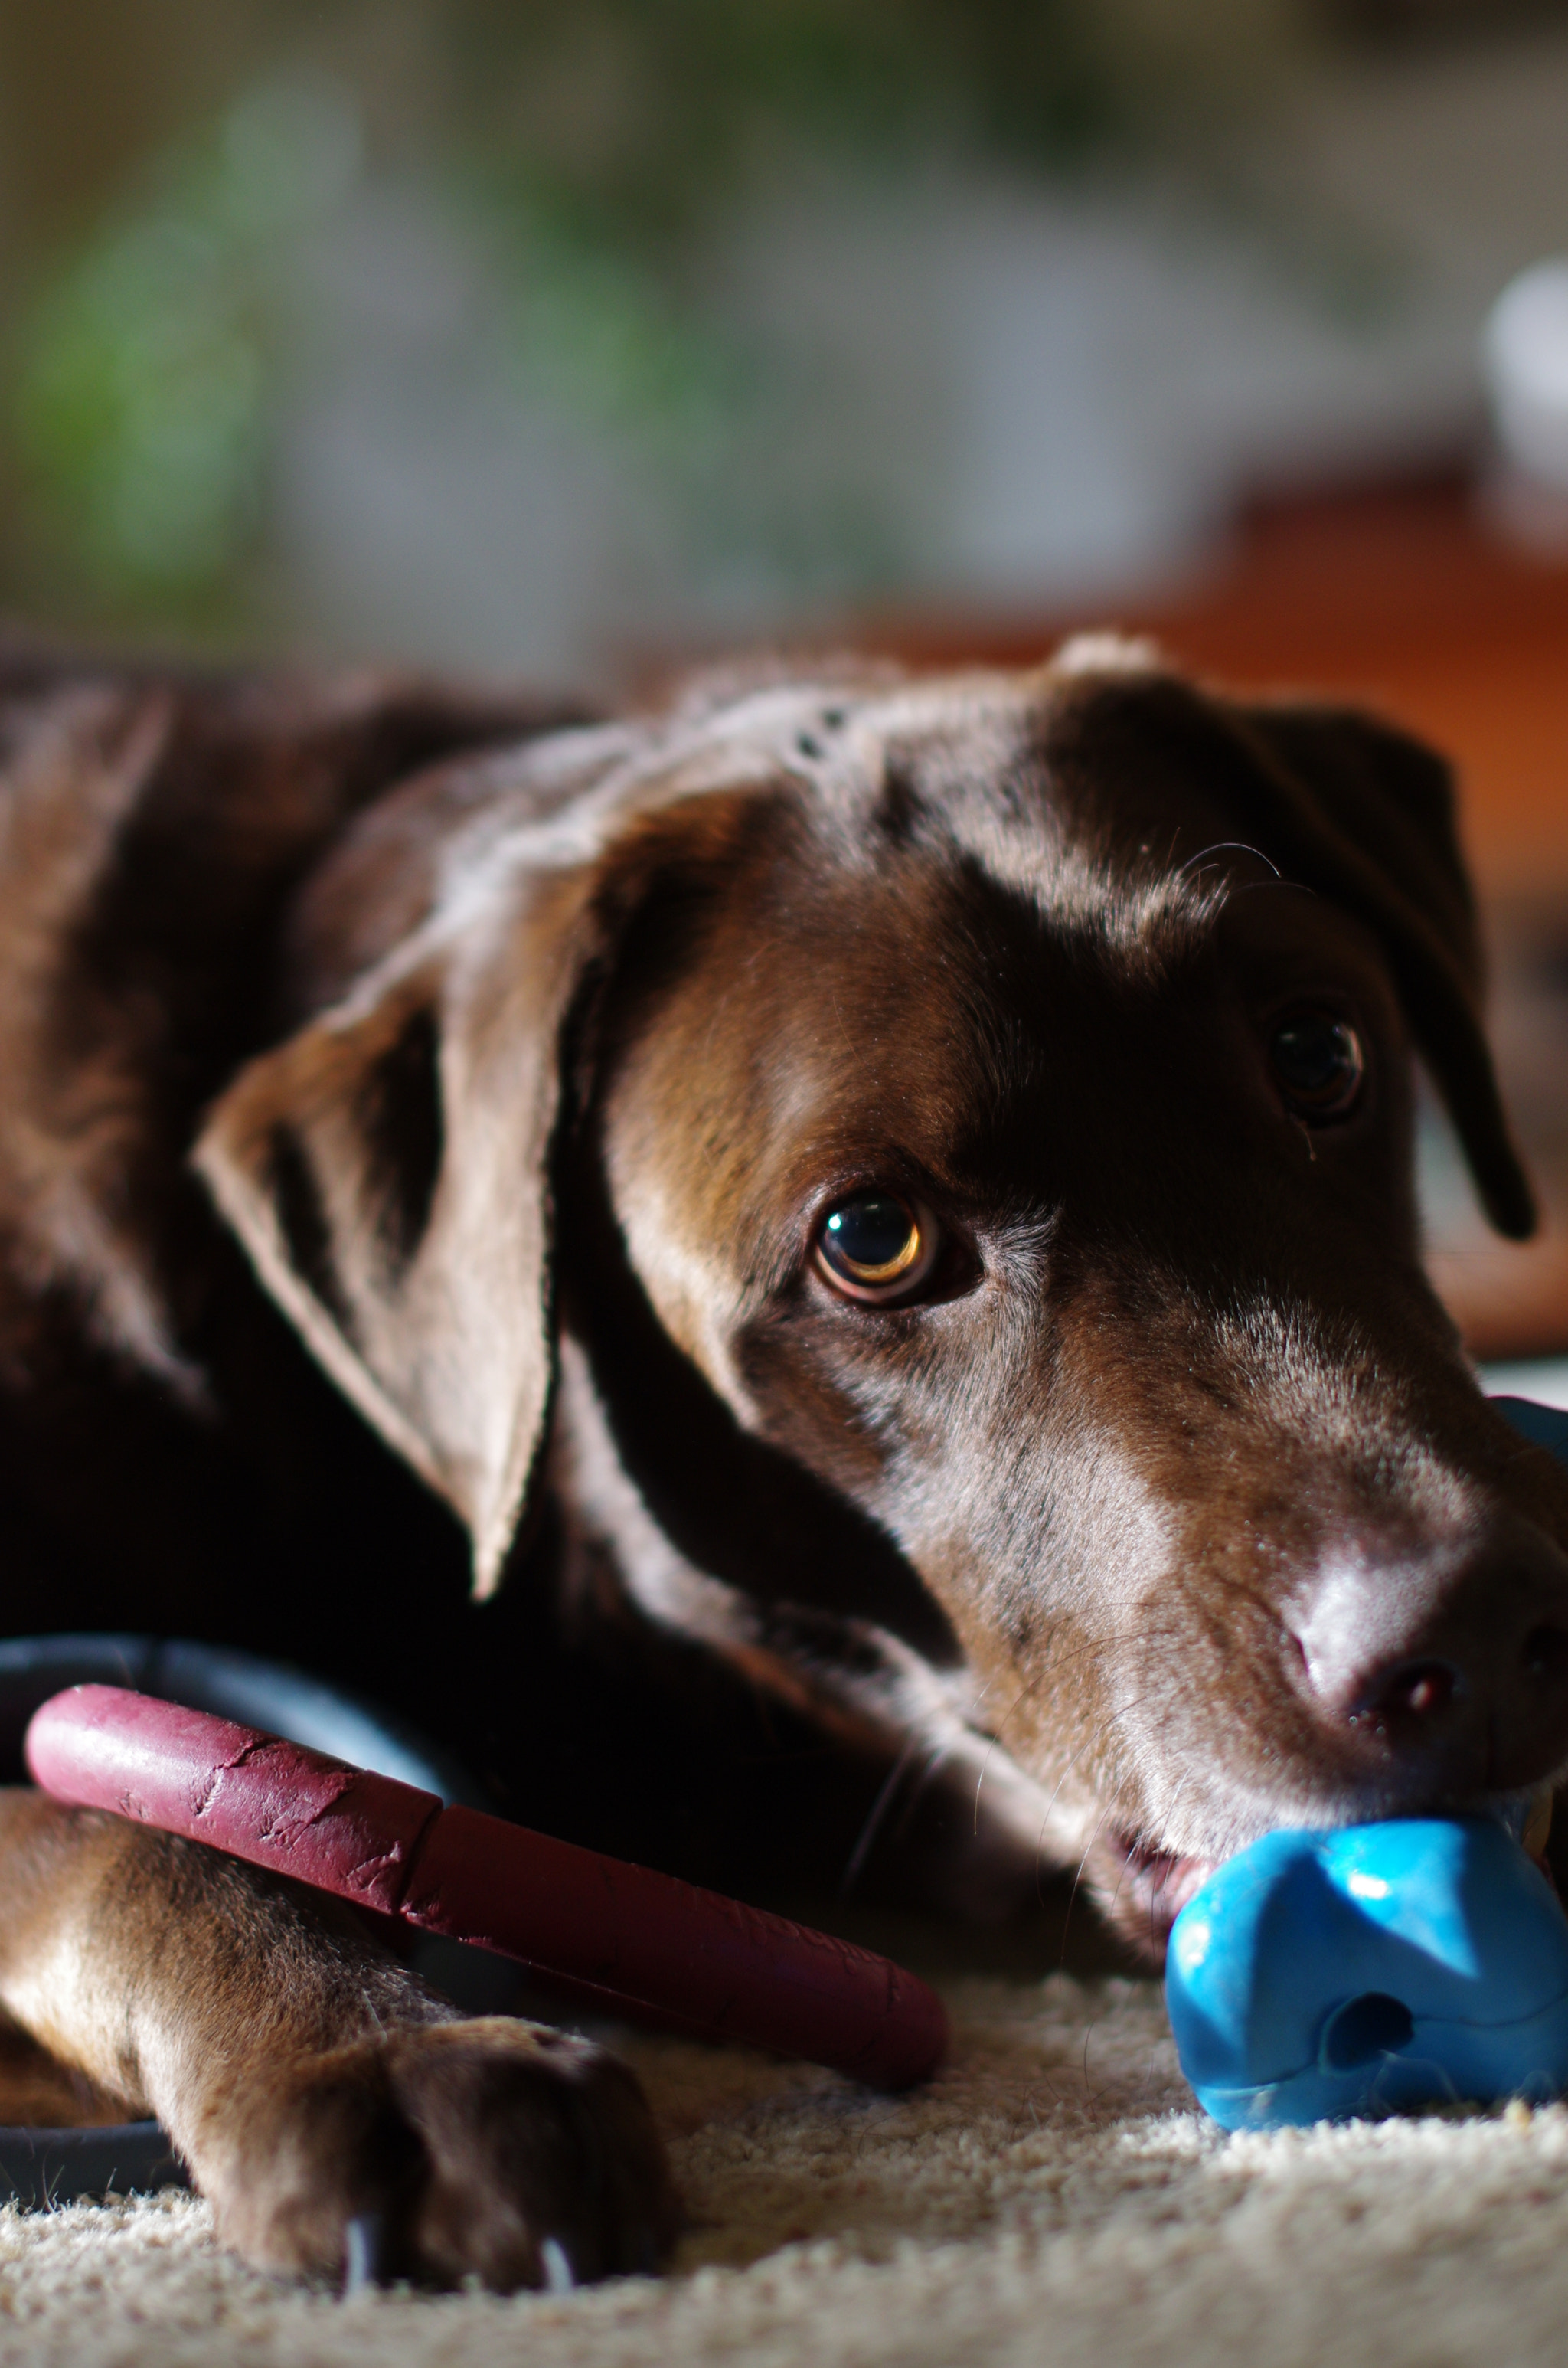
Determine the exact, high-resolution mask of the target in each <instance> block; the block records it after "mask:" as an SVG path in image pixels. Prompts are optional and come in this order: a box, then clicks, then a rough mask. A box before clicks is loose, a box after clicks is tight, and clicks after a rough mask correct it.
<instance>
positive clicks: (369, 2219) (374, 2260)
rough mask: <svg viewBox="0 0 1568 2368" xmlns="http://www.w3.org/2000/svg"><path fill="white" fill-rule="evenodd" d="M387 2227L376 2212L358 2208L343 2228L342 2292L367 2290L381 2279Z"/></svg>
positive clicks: (363, 2291) (349, 2292)
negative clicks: (354, 2216)
mask: <svg viewBox="0 0 1568 2368" xmlns="http://www.w3.org/2000/svg"><path fill="white" fill-rule="evenodd" d="M385 2243H386V2227H385V2225H384V2223H383V2222H382V2219H381V2214H380V2213H379V2212H361V2213H360V2214H358V2216H357V2217H356V2218H355V2219H353V2220H350V2222H349V2223H348V2226H347V2228H346V2229H345V2230H344V2232H343V2292H344V2295H345V2298H347V2296H348V2295H349V2294H367V2293H369V2290H370V2288H371V2287H372V2286H379V2285H381V2283H382V2267H383V2264H382V2254H383V2251H384V2249H385Z"/></svg>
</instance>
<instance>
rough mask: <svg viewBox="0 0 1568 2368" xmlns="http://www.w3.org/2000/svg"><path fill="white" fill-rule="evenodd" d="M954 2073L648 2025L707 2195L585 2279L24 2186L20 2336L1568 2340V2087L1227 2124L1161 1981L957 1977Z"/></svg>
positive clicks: (760, 2355) (647, 2347)
mask: <svg viewBox="0 0 1568 2368" xmlns="http://www.w3.org/2000/svg"><path fill="white" fill-rule="evenodd" d="M949 2000H950V2003H951V2005H952V2007H953V2009H954V2011H955V2015H956V2020H957V2026H958V2041H957V2045H956V2048H955V2052H954V2056H953V2060H952V2063H951V2065H950V2066H949V2070H948V2071H947V2073H946V2074H945V2075H944V2076H943V2078H941V2079H940V2080H939V2081H938V2082H937V2084H935V2086H933V2087H932V2088H931V2089H927V2090H926V2091H924V2092H922V2093H921V2094H919V2095H916V2096H914V2097H910V2098H905V2099H901V2100H888V2099H885V2098H876V2097H871V2096H869V2095H867V2094H866V2093H865V2092H864V2091H858V2090H854V2089H850V2088H848V2087H847V2086H846V2084H845V2083H843V2082H841V2081H838V2080H836V2079H835V2078H832V2077H831V2076H829V2075H827V2074H820V2073H814V2072H809V2071H801V2069H799V2068H797V2067H794V2066H779V2065H775V2064H771V2063H767V2062H764V2061H762V2060H760V2059H758V2058H755V2057H751V2056H747V2055H742V2054H740V2053H738V2052H736V2053H719V2052H711V2053H710V2052H707V2051H704V2050H702V2049H699V2048H696V2047H690V2046H687V2045H684V2044H673V2043H658V2042H650V2041H638V2042H634V2043H632V2044H631V2053H632V2054H634V2055H635V2056H636V2059H637V2061H638V2063H639V2065H640V2066H641V2068H642V2072H643V2075H644V2078H646V2080H647V2082H648V2085H649V2088H650V2089H651V2091H652V2093H653V2098H654V2100H655V2103H656V2105H657V2108H658V2110H659V2112H661V2114H662V2116H663V2118H664V2122H665V2127H666V2129H667V2130H668V2132H669V2135H670V2138H671V2143H672V2146H673V2149H674V2152H675V2156H676V2163H677V2167H678V2169H679V2172H680V2176H681V2179H682V2181H683V2184H684V2188H685V2192H686V2195H687V2203H688V2205H689V2207H690V2210H691V2212H692V2214H693V2218H694V2221H695V2223H696V2225H695V2226H694V2228H693V2230H692V2233H691V2234H690V2236H689V2237H687V2240H686V2243H685V2245H684V2247H683V2248H682V2252H681V2255H680V2258H679V2260H677V2262H676V2266H675V2269H674V2271H673V2272H672V2273H671V2274H670V2275H669V2276H667V2277H666V2278H664V2279H660V2280H650V2279H634V2280H628V2281H625V2282H622V2283H618V2284H616V2285H613V2286H608V2287H601V2288H599V2289H597V2291H590V2292H585V2293H582V2294H574V2295H571V2296H567V2297H565V2298H562V2299H560V2300H556V2299H551V2298H547V2297H537V2298H536V2297H533V2296H524V2297H519V2298H517V2299H515V2300H512V2301H508V2302H501V2301H496V2300H494V2299H493V2298H491V2297H489V2296H486V2295H482V2294H461V2295H451V2296H447V2297H444V2298H428V2297H424V2296H416V2295H412V2294H384V2295H369V2296H367V2297H365V2298H363V2299H359V2300H356V2301H354V2302H352V2303H339V2302H336V2301H335V2300H332V2299H331V2298H329V2297H327V2296H325V2295H320V2294H307V2293H302V2292H301V2291H299V2290H298V2289H292V2288H289V2287H283V2286H278V2285H274V2284H272V2283H269V2282H268V2281H267V2280H265V2279H263V2278H259V2277H256V2276H254V2275H252V2274H251V2273H249V2272H248V2271H244V2270H242V2269H240V2268H239V2267H237V2266H236V2265H235V2264H234V2263H233V2261H231V2260H228V2259H226V2258H225V2257H224V2256H222V2254H220V2253H219V2252H218V2251H217V2250H216V2248H214V2246H213V2244H212V2242H211V2239H210V2236H209V2234H208V2230H207V2225H206V2217H205V2214H204V2211H203V2209H202V2207H201V2205H200V2204H199V2203H194V2202H192V2201H191V2200H190V2199H189V2198H188V2197H185V2196H177V2195H175V2194H172V2193H171V2194H168V2195H165V2196H162V2197H159V2198H156V2199H152V2200H148V2201H139V2202H135V2203H123V2204H108V2205H103V2206H87V2205H75V2206H73V2207H71V2208H69V2209H66V2210H62V2211H59V2212H56V2213H52V2214H36V2215H32V2216H22V2215H19V2214H16V2213H15V2212H10V2211H7V2212H6V2213H4V2214H0V2363H9V2362H13V2361H16V2362H23V2361H25V2362H53V2361H59V2362H62V2363H65V2362H71V2363H77V2362H84V2363H98V2362H103V2363H111V2362H112V2363H126V2368H130V2363H131V2362H134V2363H137V2368H143V2363H145V2368H153V2363H158V2368H184V2363H187V2362H218V2361H223V2362H227V2361H234V2362H246V2363H250V2362H254V2363H256V2368H262V2363H271V2362H278V2363H279V2368H317V2363H320V2368H328V2364H329V2363H331V2368H336V2363H339V2362H341V2363H344V2368H349V2363H353V2368H360V2363H364V2368H369V2363H371V2362H374V2363H376V2368H426V2363H428V2368H436V2363H437V2362H439V2363H440V2368H482V2364H483V2368H504V2363H510V2362H517V2363H519V2368H522V2363H525V2362H526V2363H527V2368H653V2363H659V2368H675V2363H681V2368H684V2363H686V2362H710V2361H714V2362H716V2361H726V2362H727V2361H736V2362H745V2363H747V2368H786V2363H788V2368H797V2363H798V2368H870V2363H873V2362H875V2363H881V2362H899V2363H904V2362H908V2363H924V2362H932V2363H936V2362H987V2363H990V2362H996V2363H1006V2368H1015V2363H1017V2368H1024V2363H1026V2362H1027V2363H1031V2364H1032V2363H1035V2362H1041V2363H1045V2362H1049V2363H1051V2368H1079V2363H1083V2368H1122V2363H1128V2368H1136V2363H1142V2362H1148V2363H1150V2368H1154V2363H1156V2362H1157V2363H1159V2368H1173V2363H1176V2364H1177V2368H1186V2363H1187V2362H1193V2363H1205V2368H1207V2363H1210V2362H1213V2363H1221V2364H1222V2363H1230V2362H1235V2363H1238V2368H1240V2363H1242V2362H1245V2363H1247V2364H1248V2368H1296V2363H1298V2362H1300V2363H1302V2368H1305V2363H1307V2362H1312V2368H1322V2363H1337V2362H1367V2363H1369V2368H1401V2363H1404V2362H1412V2363H1414V2362H1420V2363H1422V2364H1423V2368H1431V2363H1439V2368H1440V2364H1441V2363H1449V2362H1464V2363H1466V2368H1471V2363H1475V2368H1516V2363H1518V2368H1528V2363H1533V2362H1538V2361H1539V2362H1542V2363H1545V2362H1552V2363H1554V2368H1555V2363H1559V2362H1562V2359H1563V2357H1564V2354H1565V2352H1568V2109H1564V2108H1562V2107H1553V2108H1552V2109H1551V2111H1549V2112H1540V2113H1536V2114H1534V2115H1531V2114H1530V2113H1528V2112H1527V2111H1525V2109H1523V2108H1522V2107H1517V2106H1515V2107H1511V2108H1509V2109H1508V2110H1507V2111H1506V2112H1502V2113H1494V2114H1479V2113H1478V2114H1474V2115H1470V2116H1464V2117H1448V2118H1438V2117H1432V2118H1428V2119H1424V2120H1420V2121H1412V2122H1399V2123H1381V2124H1379V2125H1365V2126H1359V2127H1354V2128H1350V2129H1346V2130H1335V2131H1329V2130H1324V2131H1316V2132H1312V2133H1310V2134H1298V2133H1294V2132H1285V2133H1279V2134H1277V2135H1272V2136H1267V2137H1245V2138H1226V2137H1224V2136H1222V2135H1221V2134H1220V2133H1219V2132H1218V2131H1216V2130H1215V2129H1214V2128H1213V2127H1212V2126H1211V2125H1210V2124H1209V2123H1206V2122H1204V2121H1203V2120H1201V2119H1200V2118H1199V2116H1198V2115H1197V2114H1196V2113H1195V2112H1192V2111H1190V2110H1188V2109H1187V2092H1186V2090H1185V2089H1184V2088H1183V2087H1182V2084H1181V2082H1180V2079H1179V2076H1178V2075H1177V2073H1176V2066H1175V2060H1174V2055H1173V2051H1172V2049H1171V2045H1170V2042H1169V2039H1168V2037H1167V2034H1166V2031H1165V2018H1164V2014H1163V2012H1162V2009H1161V2007H1160V2003H1159V1997H1158V1993H1157V1991H1154V1990H1152V1989H1150V1988H1149V1987H1146V1986H1142V1985H1139V1984H1131V1983H1120V1982H1114V1981H1108V1982H1104V1983H1101V1984H1094V1983H1089V1984H1084V1985H1080V1984H1076V1983H1068V1982H1065V1981H1063V1980H1062V1979H1060V1978H1059V1979H1057V1980H1055V1981H1052V1982H1051V1983H1049V1984H1046V1985H1045V1986H1044V1987H1040V1986H1031V1985H1025V1984H1021V1983H1007V1982H1001V1981H995V1980H978V1979H966V1980H961V1981H959V1982H956V1983H954V1984H952V1985H951V1986H950V1987H949Z"/></svg>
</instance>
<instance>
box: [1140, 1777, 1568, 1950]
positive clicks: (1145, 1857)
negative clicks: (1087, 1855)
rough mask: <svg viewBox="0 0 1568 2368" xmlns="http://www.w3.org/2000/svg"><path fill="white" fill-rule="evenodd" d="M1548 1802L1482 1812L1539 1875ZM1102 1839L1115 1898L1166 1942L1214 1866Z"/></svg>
mask: <svg viewBox="0 0 1568 2368" xmlns="http://www.w3.org/2000/svg"><path fill="white" fill-rule="evenodd" d="M1551 1801H1552V1793H1551V1786H1550V1785H1545V1786H1542V1787H1541V1788H1540V1789H1539V1790H1538V1791H1537V1792H1536V1793H1532V1794H1529V1795H1528V1796H1522V1797H1520V1798H1518V1799H1517V1800H1513V1801H1509V1802H1506V1803H1499V1804H1495V1805H1494V1806H1492V1807H1490V1808H1489V1809H1487V1810H1485V1811H1483V1815H1489V1816H1494V1817H1495V1818H1496V1819H1497V1821H1498V1823H1499V1824H1500V1825H1501V1826H1503V1827H1505V1829H1506V1831H1507V1832H1509V1833H1511V1834H1512V1835H1513V1837H1514V1839H1515V1840H1516V1841H1517V1842H1518V1843H1519V1844H1520V1845H1521V1846H1522V1848H1523V1849H1525V1850H1527V1851H1528V1853H1529V1855H1530V1857H1531V1858H1532V1859H1534V1860H1535V1861H1536V1863H1537V1865H1538V1866H1540V1867H1542V1869H1543V1871H1544V1870H1545V1867H1546V1860H1545V1851H1546V1840H1547V1834H1548V1832H1549V1830H1550V1827H1551ZM1105 1839H1106V1840H1107V1841H1108V1844H1109V1846H1110V1848H1111V1850H1112V1851H1113V1852H1114V1854H1115V1856H1116V1859H1117V1861H1118V1862H1119V1873H1118V1877H1117V1888H1118V1890H1119V1892H1121V1893H1123V1894H1130V1895H1131V1899H1132V1901H1133V1904H1134V1907H1135V1908H1136V1910H1137V1913H1138V1916H1139V1920H1140V1922H1142V1920H1143V1918H1145V1917H1146V1918H1147V1919H1148V1924H1149V1929H1150V1932H1151V1935H1152V1936H1153V1938H1154V1939H1155V1940H1157V1941H1165V1940H1168V1939H1169V1937H1170V1930H1171V1927H1172V1925H1173V1924H1174V1923H1175V1922H1176V1918H1177V1917H1178V1916H1179V1915H1180V1914H1181V1911H1182V1909H1183V1908H1184V1907H1186V1906H1187V1901H1188V1900H1189V1899H1192V1898H1195V1897H1196V1896H1197V1895H1198V1893H1199V1891H1201V1890H1202V1888H1203V1885H1204V1884H1206V1883H1207V1882H1208V1880H1209V1878H1210V1875H1211V1874H1212V1873H1213V1872H1214V1870H1215V1868H1216V1867H1217V1866H1218V1865H1219V1864H1220V1862H1221V1861H1220V1860H1219V1859H1218V1858H1198V1857H1192V1856H1183V1855H1182V1854H1181V1853H1180V1852H1178V1851H1176V1850H1157V1849H1156V1848H1155V1847H1154V1845H1153V1843H1152V1842H1146V1841H1144V1840H1142V1839H1141V1837H1140V1836H1138V1835H1137V1834H1131V1833H1124V1832H1114V1831H1113V1832H1110V1833H1108V1834H1107V1835H1106V1836H1105Z"/></svg>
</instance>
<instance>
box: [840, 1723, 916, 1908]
mask: <svg viewBox="0 0 1568 2368" xmlns="http://www.w3.org/2000/svg"><path fill="white" fill-rule="evenodd" d="M919 1748H920V1747H919V1745H918V1743H917V1742H916V1741H915V1737H914V1736H911V1737H910V1740H909V1741H908V1742H907V1743H906V1744H905V1745H904V1747H903V1750H902V1751H901V1752H900V1753H899V1755H898V1758H897V1759H895V1760H894V1761H893V1764H892V1767H891V1768H890V1769H889V1770H888V1772H887V1775H886V1776H885V1777H884V1779H883V1781H882V1783H881V1788H880V1789H879V1791H878V1793H877V1797H876V1799H875V1800H874V1801H873V1802H872V1804H871V1805H870V1807H869V1810H868V1811H867V1813H866V1816H865V1819H864V1821H863V1823H862V1825H861V1827H860V1831H859V1834H858V1838H857V1839H856V1843H855V1847H854V1849H853V1850H851V1851H850V1853H849V1856H848V1859H847V1860H846V1863H845V1868H844V1873H842V1874H841V1875H840V1877H839V1880H838V1896H839V1897H840V1898H841V1899H846V1898H847V1897H848V1896H849V1894H850V1892H851V1891H853V1890H854V1888H855V1885H856V1884H857V1883H858V1881H859V1879H860V1876H861V1874H862V1873H864V1871H865V1865H866V1861H867V1859H868V1858H869V1856H870V1852H871V1845H872V1844H873V1842H874V1841H875V1840H876V1838H877V1834H878V1832H879V1830H880V1828H881V1823H882V1820H883V1818H884V1817H885V1816H887V1813H888V1810H889V1809H890V1808H891V1806H892V1800H893V1795H894V1794H895V1793H896V1792H897V1791H898V1788H899V1785H900V1784H901V1783H902V1782H903V1775H904V1771H905V1770H906V1769H908V1768H909V1767H910V1766H911V1765H912V1764H913V1762H914V1760H915V1755H916V1754H917V1752H918V1750H919Z"/></svg>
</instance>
